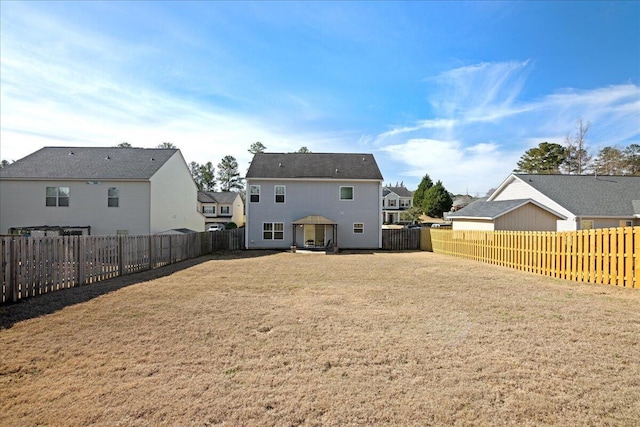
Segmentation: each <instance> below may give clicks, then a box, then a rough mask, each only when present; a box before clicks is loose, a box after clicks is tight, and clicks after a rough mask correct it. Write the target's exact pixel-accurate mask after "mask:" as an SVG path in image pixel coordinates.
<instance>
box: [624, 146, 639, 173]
mask: <svg viewBox="0 0 640 427" xmlns="http://www.w3.org/2000/svg"><path fill="white" fill-rule="evenodd" d="M623 154H624V172H625V174H626V175H640V144H631V145H629V146H628V147H627V148H625V149H624V151H623Z"/></svg>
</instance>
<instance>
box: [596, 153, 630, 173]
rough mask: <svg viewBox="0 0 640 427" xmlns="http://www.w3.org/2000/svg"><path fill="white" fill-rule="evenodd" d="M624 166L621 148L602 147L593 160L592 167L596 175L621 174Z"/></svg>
mask: <svg viewBox="0 0 640 427" xmlns="http://www.w3.org/2000/svg"><path fill="white" fill-rule="evenodd" d="M624 167H625V162H624V156H623V155H622V150H620V149H619V148H617V147H604V148H603V149H601V150H600V151H599V152H598V155H597V156H596V158H595V159H594V160H593V168H594V170H595V172H596V173H597V174H598V175H621V174H622V173H623V170H624Z"/></svg>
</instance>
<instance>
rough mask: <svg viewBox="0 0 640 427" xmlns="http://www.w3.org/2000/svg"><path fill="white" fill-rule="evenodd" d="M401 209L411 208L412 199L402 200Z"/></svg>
mask: <svg viewBox="0 0 640 427" xmlns="http://www.w3.org/2000/svg"><path fill="white" fill-rule="evenodd" d="M400 207H401V208H408V207H411V199H400Z"/></svg>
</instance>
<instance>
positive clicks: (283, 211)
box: [246, 153, 382, 249]
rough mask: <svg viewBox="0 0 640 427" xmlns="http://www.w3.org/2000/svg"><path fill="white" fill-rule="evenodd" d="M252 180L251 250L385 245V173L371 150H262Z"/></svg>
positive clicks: (249, 179) (249, 182)
mask: <svg viewBox="0 0 640 427" xmlns="http://www.w3.org/2000/svg"><path fill="white" fill-rule="evenodd" d="M246 184H247V198H246V215H247V224H246V245H247V248H248V249H256V248H262V249H266V248H274V249H282V248H289V247H290V246H293V245H295V246H297V247H300V248H303V247H325V246H334V245H336V246H337V247H339V248H340V249H343V248H351V249H378V248H380V247H381V246H382V216H381V215H380V212H381V210H382V206H381V205H382V203H381V201H382V174H381V173H380V169H378V165H377V163H376V160H375V158H374V157H373V155H371V154H352V153H258V154H256V155H255V156H254V158H253V160H252V161H251V165H250V167H249V170H248V171H247V176H246Z"/></svg>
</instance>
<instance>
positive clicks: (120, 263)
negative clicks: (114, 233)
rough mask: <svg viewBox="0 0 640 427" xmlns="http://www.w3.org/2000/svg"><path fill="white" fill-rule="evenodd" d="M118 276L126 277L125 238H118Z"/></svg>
mask: <svg viewBox="0 0 640 427" xmlns="http://www.w3.org/2000/svg"><path fill="white" fill-rule="evenodd" d="M118 276H124V236H118Z"/></svg>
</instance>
